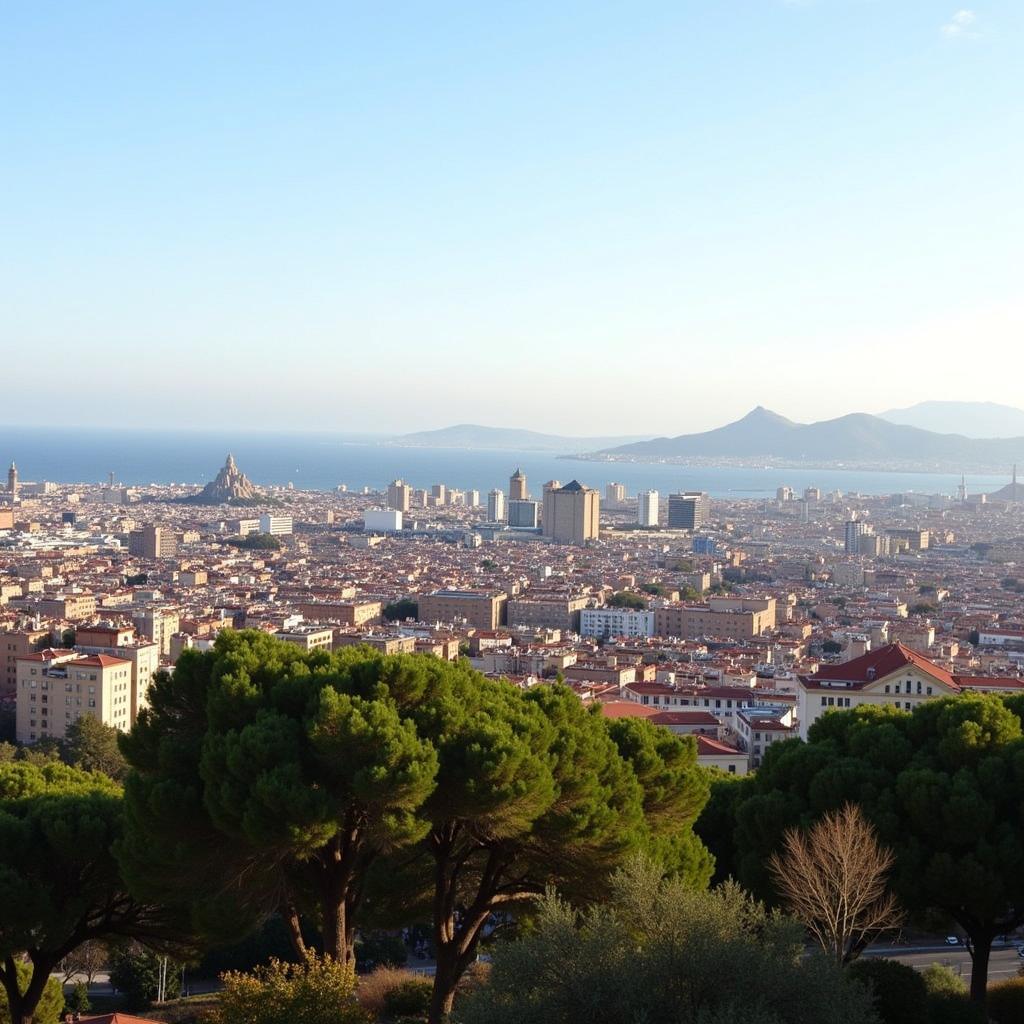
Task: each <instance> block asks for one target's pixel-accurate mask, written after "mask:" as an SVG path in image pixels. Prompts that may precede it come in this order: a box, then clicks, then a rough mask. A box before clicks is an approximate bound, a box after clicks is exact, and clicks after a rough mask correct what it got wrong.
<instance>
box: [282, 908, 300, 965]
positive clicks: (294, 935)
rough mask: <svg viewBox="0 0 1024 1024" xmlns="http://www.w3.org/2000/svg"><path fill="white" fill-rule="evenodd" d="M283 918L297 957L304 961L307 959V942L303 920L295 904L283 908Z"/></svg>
mask: <svg viewBox="0 0 1024 1024" xmlns="http://www.w3.org/2000/svg"><path fill="white" fill-rule="evenodd" d="M281 917H282V918H283V919H284V923H285V927H287V929H288V938H289V939H290V941H291V944H292V949H293V950H295V955H296V956H297V957H298V958H299V959H300V960H304V959H305V958H306V940H305V939H304V938H303V937H302V920H301V919H300V917H299V912H298V911H297V910H296V909H295V906H294V904H291V903H286V904H285V905H284V906H283V907H282V908H281Z"/></svg>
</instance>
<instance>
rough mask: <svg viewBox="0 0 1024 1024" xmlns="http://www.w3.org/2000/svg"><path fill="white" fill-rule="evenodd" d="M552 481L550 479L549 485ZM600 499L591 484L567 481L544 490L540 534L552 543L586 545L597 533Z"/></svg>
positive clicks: (599, 528)
mask: <svg viewBox="0 0 1024 1024" xmlns="http://www.w3.org/2000/svg"><path fill="white" fill-rule="evenodd" d="M553 483H555V481H552V484H553ZM600 517H601V498H600V495H599V494H598V493H597V491H595V490H594V489H593V488H592V487H584V486H583V484H581V483H580V482H579V481H578V480H571V481H570V482H569V483H567V484H566V485H565V486H564V487H558V486H551V485H550V484H549V485H547V486H546V487H545V489H544V511H543V524H544V529H543V532H544V536H545V537H550V538H551V540H553V541H554V542H555V543H556V544H579V545H582V544H586V543H587V541H590V540H597V539H598V537H599V536H600V533H601V527H600Z"/></svg>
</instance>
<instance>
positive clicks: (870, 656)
mask: <svg viewBox="0 0 1024 1024" xmlns="http://www.w3.org/2000/svg"><path fill="white" fill-rule="evenodd" d="M908 665H913V666H914V667H915V668H919V669H920V670H921V671H922V672H927V673H928V674H929V675H930V676H933V677H934V678H936V679H938V680H939V681H940V682H942V683H945V684H946V686H948V687H949V688H950V689H952V690H956V689H959V687H958V685H957V681H956V679H955V678H954V677H953V676H952V675H950V673H949V672H947V671H946V670H945V669H944V668H942V667H940V666H939V665H936V664H935V662H934V661H930V660H929V659H928V658H926V657H925V656H924V655H923V654H918V653H917V651H912V650H911V649H910V648H909V647H906V646H904V645H903V644H902V643H900V642H899V641H897V642H896V643H894V644H888V645H886V646H885V647H880V648H879V649H878V650H877V651H868V652H867V654H862V655H861V656H860V657H859V658H854V659H852V660H851V661H845V662H843V663H842V664H841V665H823V666H822V667H821V668H820V669H819V670H818V671H817V672H815V673H814V675H812V676H806V677H804V678H805V681H806V682H807V683H809V684H811V685H813V684H814V683H818V682H847V683H855V684H860V685H864V684H865V683H872V682H874V681H875V680H877V679H884V678H885V677H886V676H890V675H892V674H893V673H894V672H899V671H900V670H901V669H904V668H906V667H907V666H908Z"/></svg>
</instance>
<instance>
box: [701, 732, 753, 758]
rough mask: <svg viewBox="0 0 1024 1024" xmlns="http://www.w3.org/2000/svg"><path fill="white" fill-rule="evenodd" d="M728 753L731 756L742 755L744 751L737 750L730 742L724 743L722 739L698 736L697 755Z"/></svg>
mask: <svg viewBox="0 0 1024 1024" xmlns="http://www.w3.org/2000/svg"><path fill="white" fill-rule="evenodd" d="M723 754H727V755H729V756H730V757H742V756H743V752H742V751H740V750H737V749H736V748H735V747H730V746H729V744H728V743H723V742H722V741H721V740H714V739H712V738H711V737H710V736H698V737H697V755H698V756H700V755H704V756H708V755H717V756H722V755H723Z"/></svg>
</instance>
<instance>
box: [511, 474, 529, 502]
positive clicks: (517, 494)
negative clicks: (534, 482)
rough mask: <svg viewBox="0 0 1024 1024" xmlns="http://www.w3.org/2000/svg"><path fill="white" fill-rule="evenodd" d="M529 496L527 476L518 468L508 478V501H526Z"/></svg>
mask: <svg viewBox="0 0 1024 1024" xmlns="http://www.w3.org/2000/svg"><path fill="white" fill-rule="evenodd" d="M528 497H529V495H528V494H527V493H526V474H525V473H524V472H523V471H522V470H521V469H519V467H518V466H517V467H516V471H515V472H514V473H513V474H512V475H511V476H510V477H509V478H508V500H509V501H526V499H527V498H528Z"/></svg>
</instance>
